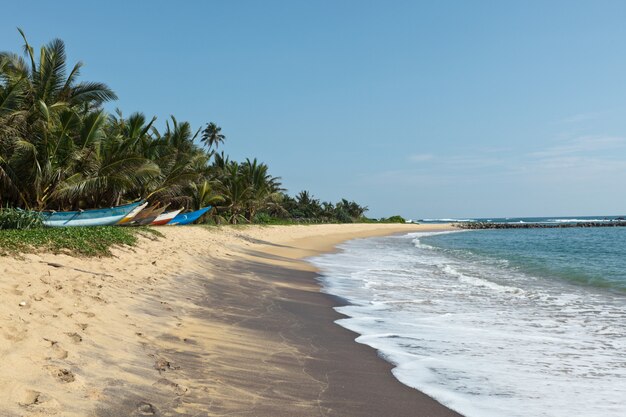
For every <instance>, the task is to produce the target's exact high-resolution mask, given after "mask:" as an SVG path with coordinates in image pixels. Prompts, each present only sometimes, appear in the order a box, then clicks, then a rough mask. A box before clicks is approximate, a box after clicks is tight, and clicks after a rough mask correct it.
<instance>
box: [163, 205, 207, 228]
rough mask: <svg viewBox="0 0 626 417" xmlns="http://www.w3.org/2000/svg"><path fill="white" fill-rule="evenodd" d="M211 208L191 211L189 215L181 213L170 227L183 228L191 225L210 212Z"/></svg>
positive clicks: (169, 224)
mask: <svg viewBox="0 0 626 417" xmlns="http://www.w3.org/2000/svg"><path fill="white" fill-rule="evenodd" d="M210 209H211V206H208V207H204V208H201V209H200V210H196V211H191V212H189V213H180V214H179V215H178V216H176V217H174V218H173V219H172V221H171V222H169V223H168V224H167V225H168V226H175V225H178V226H182V225H185V224H191V223H193V222H195V221H196V220H198V219H199V218H200V217H202V215H203V214H204V213H206V212H207V211H209V210H210Z"/></svg>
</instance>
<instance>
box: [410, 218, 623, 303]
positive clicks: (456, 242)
mask: <svg viewBox="0 0 626 417" xmlns="http://www.w3.org/2000/svg"><path fill="white" fill-rule="evenodd" d="M420 241H421V242H422V243H423V244H428V245H431V246H432V247H433V248H436V249H437V250H440V251H441V252H442V253H446V254H448V255H450V256H452V257H458V258H459V259H464V260H467V261H470V262H471V261H478V260H479V257H481V256H482V257H485V258H489V259H492V260H501V261H506V266H507V267H508V268H511V269H515V270H518V271H522V272H526V273H528V274H531V275H533V276H536V277H539V278H544V279H560V280H563V281H564V282H571V283H575V284H580V285H589V286H596V287H605V288H607V289H613V290H617V291H626V228H622V227H616V228H571V229H507V230H480V231H468V232H463V233H448V234H440V235H433V236H428V237H424V238H422V239H421V240H420Z"/></svg>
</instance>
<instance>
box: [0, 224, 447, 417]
mask: <svg viewBox="0 0 626 417" xmlns="http://www.w3.org/2000/svg"><path fill="white" fill-rule="evenodd" d="M442 227H445V226H442ZM162 230H163V229H162ZM419 230H423V226H411V225H383V226H381V225H324V226H286V227H246V228H219V229H216V228H213V229H207V228H203V227H193V228H171V229H165V230H164V231H165V233H166V238H165V239H160V240H159V241H148V240H145V241H142V242H141V244H140V245H139V247H138V248H136V249H129V248H121V249H116V250H115V256H116V257H115V258H112V259H108V258H107V259H76V258H71V257H68V256H63V255H48V254H39V255H27V256H26V257H25V259H22V260H15V259H7V258H0V273H1V275H0V290H2V291H3V293H7V294H8V299H7V302H6V303H4V304H3V305H2V307H0V319H1V320H2V321H0V330H1V333H0V335H1V336H3V337H0V354H1V355H2V357H3V358H4V360H3V363H2V365H1V366H0V415H3V416H52V415H58V416H86V415H90V416H141V415H160V416H221V415H230V416H433V417H437V416H456V415H458V414H456V413H454V412H452V411H450V410H449V409H447V408H445V407H444V406H442V405H440V404H439V403H437V402H436V401H434V400H432V399H430V398H429V397H427V396H425V395H423V394H421V393H420V392H418V391H416V390H414V389H411V388H408V387H406V386H404V385H402V384H400V383H399V382H398V381H397V380H396V379H395V378H394V377H393V376H392V374H391V365H390V364H388V363H387V362H385V361H383V360H382V359H380V358H379V357H378V356H377V354H376V352H375V351H374V350H373V349H372V348H370V347H368V346H365V345H361V344H358V343H356V342H354V339H355V337H356V335H355V334H354V333H352V332H350V331H348V330H346V329H343V328H342V327H340V326H338V325H336V324H334V323H333V321H334V320H337V319H338V318H340V317H341V315H340V314H338V313H336V312H335V311H334V310H333V309H332V307H333V306H336V305H338V304H339V303H340V301H341V300H337V299H335V298H333V297H331V296H328V295H326V294H322V293H320V292H319V286H318V284H317V281H316V273H315V271H314V270H313V268H312V267H311V266H310V265H309V264H307V263H305V262H303V261H302V260H301V258H302V257H305V256H312V255H315V254H318V253H320V252H324V251H329V250H332V249H333V247H334V246H335V245H336V244H337V243H339V242H341V241H344V240H346V239H349V238H356V237H365V236H374V235H383V234H391V233H399V232H407V231H419ZM50 262H55V263H58V264H61V265H64V266H63V267H60V268H55V267H50V266H49V265H48V263H50ZM70 268H76V269H83V270H86V271H92V273H91V274H88V273H85V272H80V271H76V270H75V269H70ZM105 274H106V275H105ZM20 300H22V301H26V305H25V306H20V305H19V303H20V302H21V301H20Z"/></svg>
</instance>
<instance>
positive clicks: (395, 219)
mask: <svg viewBox="0 0 626 417" xmlns="http://www.w3.org/2000/svg"><path fill="white" fill-rule="evenodd" d="M380 221H381V222H384V223H406V220H405V219H404V217H402V216H398V215H396V216H391V217H389V218H386V219H380Z"/></svg>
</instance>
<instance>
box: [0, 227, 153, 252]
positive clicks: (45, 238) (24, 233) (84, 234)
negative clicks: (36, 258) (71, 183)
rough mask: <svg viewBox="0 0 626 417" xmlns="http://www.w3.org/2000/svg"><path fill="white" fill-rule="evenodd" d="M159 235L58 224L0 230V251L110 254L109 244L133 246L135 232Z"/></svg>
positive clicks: (148, 230)
mask: <svg viewBox="0 0 626 417" xmlns="http://www.w3.org/2000/svg"><path fill="white" fill-rule="evenodd" d="M139 235H143V236H148V237H160V236H162V234H161V233H159V232H158V231H156V230H154V229H151V228H148V227H140V228H131V227H111V226H108V227H60V228H38V229H28V230H0V255H4V256H6V255H16V254H20V253H33V252H51V253H66V254H69V255H73V256H111V248H112V247H113V246H133V245H135V244H136V243H137V236H139Z"/></svg>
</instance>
